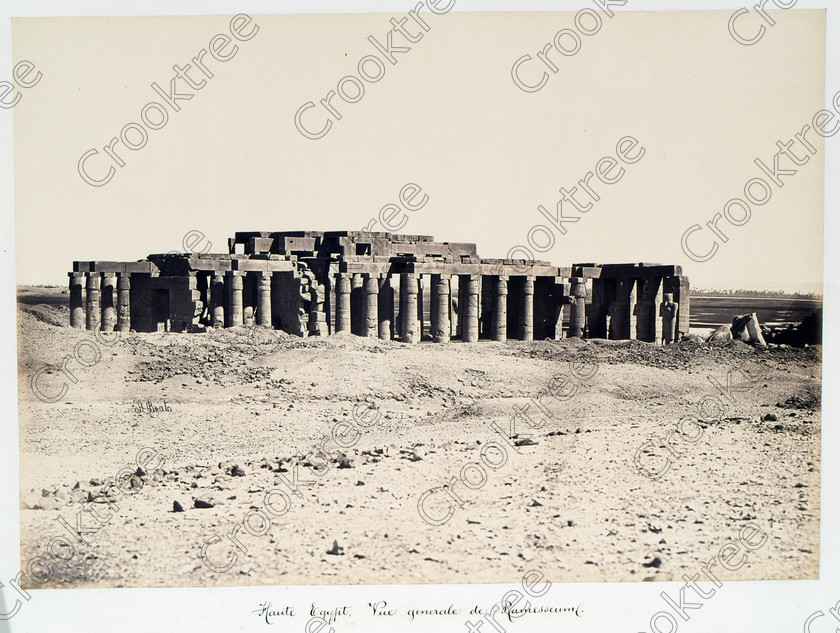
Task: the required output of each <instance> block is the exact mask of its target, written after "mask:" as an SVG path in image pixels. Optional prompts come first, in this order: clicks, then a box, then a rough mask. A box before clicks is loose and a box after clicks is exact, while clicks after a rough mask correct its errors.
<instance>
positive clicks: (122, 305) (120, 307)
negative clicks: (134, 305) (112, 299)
mask: <svg viewBox="0 0 840 633" xmlns="http://www.w3.org/2000/svg"><path fill="white" fill-rule="evenodd" d="M117 293H118V295H119V296H118V298H117V331H118V332H130V331H131V275H129V274H128V273H121V274H120V276H119V278H118V279H117Z"/></svg>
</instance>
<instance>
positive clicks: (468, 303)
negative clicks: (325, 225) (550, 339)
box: [335, 273, 585, 343]
mask: <svg viewBox="0 0 840 633" xmlns="http://www.w3.org/2000/svg"><path fill="white" fill-rule="evenodd" d="M430 276H431V297H430V301H429V308H430V322H431V323H430V325H431V327H430V331H431V336H432V339H433V340H434V341H435V342H438V343H444V342H447V341H449V340H450V338H451V334H452V329H453V328H452V321H451V319H450V310H451V306H452V300H451V294H452V287H451V276H450V275H447V274H432V275H430ZM420 277H421V275H419V274H417V273H401V274H400V284H399V327H398V329H399V333H400V334H399V338H400V340H401V341H404V342H407V343H417V342H419V341H420V338H421V336H422V320H421V316H420V309H421V306H422V295H421V284H420ZM458 277H459V280H458V288H459V292H458V294H459V297H458V313H457V315H456V316H457V318H458V323H459V324H460V328H461V339H462V340H463V341H466V342H475V341H478V338H479V318H480V313H479V302H480V299H479V297H480V296H481V291H482V275H480V274H474V275H459V276H458ZM485 279H492V280H493V282H492V290H491V311H490V319H491V320H490V328H489V330H490V338H491V339H492V340H494V341H505V340H507V338H508V332H507V329H508V314H507V306H508V279H507V277H504V276H498V277H491V276H486V277H485ZM523 281H524V285H523V289H522V292H521V293H520V301H521V305H520V306H519V315H520V322H521V325H520V327H519V332H517V333H516V334H515V335H514V336H516V337H517V338H519V339H522V340H526V341H531V340H533V338H534V279H532V278H525V279H524V280H523ZM358 289H361V290H362V294H361V301H360V303H359V304H358V305H357V307H356V308H355V310H358V311H360V312H361V317H360V318H361V321H360V322H359V324H358V326H357V327H356V328H354V308H353V306H352V301H351V296H352V294H353V292H354V290H358ZM393 292H394V290H393V288H392V287H391V280H390V276H389V275H388V274H383V275H381V276H380V275H377V274H367V273H339V274H338V278H337V281H336V301H335V331H336V332H348V333H349V332H352V331H353V330H354V329H356V330H357V331H359V332H360V333H361V335H362V336H367V337H377V336H378V337H379V338H381V339H385V340H387V339H390V338H395V336H394V332H393V331H392V329H394V328H393V325H394V323H393V320H394V310H393V306H394V301H393V297H394V295H393ZM380 296H383V297H385V299H383V300H382V301H380ZM584 296H585V292H584ZM581 332H582V328H581Z"/></svg>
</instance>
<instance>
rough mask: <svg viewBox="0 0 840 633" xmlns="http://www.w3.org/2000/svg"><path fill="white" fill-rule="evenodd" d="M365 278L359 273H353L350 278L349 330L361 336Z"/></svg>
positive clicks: (363, 318)
mask: <svg viewBox="0 0 840 633" xmlns="http://www.w3.org/2000/svg"><path fill="white" fill-rule="evenodd" d="M364 284H365V280H364V277H363V276H362V274H361V273H353V277H352V278H351V280H350V331H351V332H352V333H353V334H355V335H357V336H362V323H363V321H364V320H365V314H364V294H365V291H364V288H363V286H364Z"/></svg>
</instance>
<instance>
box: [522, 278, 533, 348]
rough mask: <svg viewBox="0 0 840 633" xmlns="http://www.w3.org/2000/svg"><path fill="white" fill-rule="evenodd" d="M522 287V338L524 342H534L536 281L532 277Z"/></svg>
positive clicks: (526, 279)
mask: <svg viewBox="0 0 840 633" xmlns="http://www.w3.org/2000/svg"><path fill="white" fill-rule="evenodd" d="M524 281H525V283H524V284H523V286H522V308H521V312H520V318H521V319H522V331H521V332H520V338H521V339H522V340H523V341H533V340H534V280H533V279H531V278H530V277H526V278H525V279H524Z"/></svg>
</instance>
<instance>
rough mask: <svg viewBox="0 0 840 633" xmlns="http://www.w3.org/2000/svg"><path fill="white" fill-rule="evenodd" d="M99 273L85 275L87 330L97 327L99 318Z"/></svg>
mask: <svg viewBox="0 0 840 633" xmlns="http://www.w3.org/2000/svg"><path fill="white" fill-rule="evenodd" d="M99 277H100V275H99V273H87V314H86V316H87V319H86V322H85V326H86V328H87V329H88V330H95V329H97V328H98V327H99V320H100V318H101V315H100V311H99Z"/></svg>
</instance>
